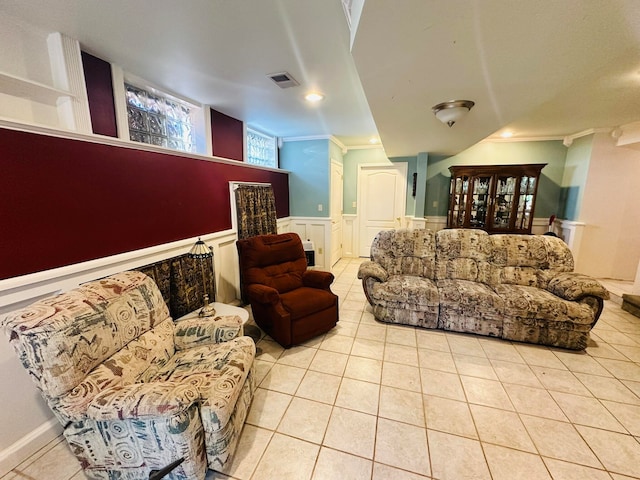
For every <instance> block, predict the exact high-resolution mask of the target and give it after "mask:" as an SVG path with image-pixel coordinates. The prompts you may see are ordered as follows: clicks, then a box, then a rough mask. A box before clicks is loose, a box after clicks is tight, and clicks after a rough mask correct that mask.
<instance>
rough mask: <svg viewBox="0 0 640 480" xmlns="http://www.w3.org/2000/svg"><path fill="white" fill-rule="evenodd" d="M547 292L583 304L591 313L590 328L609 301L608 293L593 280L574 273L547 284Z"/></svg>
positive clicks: (559, 276) (561, 276) (563, 274)
mask: <svg viewBox="0 0 640 480" xmlns="http://www.w3.org/2000/svg"><path fill="white" fill-rule="evenodd" d="M547 290H548V291H549V292H551V293H553V294H554V295H557V296H558V297H560V298H564V299H565V300H571V301H576V302H580V303H584V304H586V305H588V306H589V308H590V309H591V310H592V311H593V322H592V323H591V328H593V327H594V326H595V325H596V322H597V321H598V319H599V318H600V314H601V313H602V310H603V308H604V301H605V300H608V299H609V292H608V290H607V289H606V288H604V287H603V286H602V284H601V283H600V282H598V281H597V280H596V279H595V278H592V277H589V276H587V275H583V274H581V273H576V272H566V273H561V274H560V275H558V276H557V277H554V278H553V279H551V281H550V282H549V286H548V287H547Z"/></svg>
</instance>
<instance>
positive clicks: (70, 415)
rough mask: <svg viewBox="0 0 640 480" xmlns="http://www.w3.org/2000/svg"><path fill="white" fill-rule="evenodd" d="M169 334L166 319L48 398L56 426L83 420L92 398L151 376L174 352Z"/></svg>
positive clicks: (171, 327)
mask: <svg viewBox="0 0 640 480" xmlns="http://www.w3.org/2000/svg"><path fill="white" fill-rule="evenodd" d="M173 332H174V323H173V320H171V319H170V318H168V319H167V320H165V321H164V322H162V323H161V324H160V325H156V326H155V328H153V329H152V330H150V331H148V332H145V333H143V334H142V335H141V336H140V337H139V338H136V339H135V340H132V341H131V342H129V343H128V344H127V345H125V346H124V347H123V348H122V349H121V350H119V351H117V352H116V353H114V354H113V355H112V356H111V357H109V358H108V359H107V360H105V361H104V362H103V363H101V364H100V365H98V366H97V367H96V368H94V369H93V370H92V371H91V372H89V374H88V375H87V376H86V377H85V378H84V380H82V381H81V382H80V383H79V384H78V385H77V386H75V387H74V388H73V389H71V391H69V392H68V393H66V394H65V395H62V396H60V397H58V398H55V399H52V400H51V401H50V402H49V404H50V406H51V408H52V410H53V411H54V413H55V414H56V415H57V416H58V419H59V420H60V423H62V424H63V425H65V424H66V423H68V422H69V421H77V420H79V419H81V418H83V417H85V415H86V409H87V407H88V405H89V404H90V403H91V401H92V400H93V398H94V397H95V396H96V395H98V394H99V393H100V392H102V391H104V390H106V389H108V388H110V387H116V386H124V385H130V384H133V383H138V382H147V381H148V379H149V378H150V377H155V375H156V373H157V371H158V370H159V369H160V368H162V367H163V366H164V365H165V364H166V363H167V361H168V360H169V358H171V356H172V355H173V354H174V352H175V349H174V341H173Z"/></svg>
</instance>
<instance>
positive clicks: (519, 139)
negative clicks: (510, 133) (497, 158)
mask: <svg viewBox="0 0 640 480" xmlns="http://www.w3.org/2000/svg"><path fill="white" fill-rule="evenodd" d="M564 138H565V137H563V136H561V135H549V136H547V137H509V138H502V137H488V138H485V139H484V140H480V142H479V143H515V142H549V141H560V140H564Z"/></svg>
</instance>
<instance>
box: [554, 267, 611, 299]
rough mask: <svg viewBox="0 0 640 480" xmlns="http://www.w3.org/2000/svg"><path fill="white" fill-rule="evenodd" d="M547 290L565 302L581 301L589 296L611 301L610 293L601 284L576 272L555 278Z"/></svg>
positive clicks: (562, 274)
mask: <svg viewBox="0 0 640 480" xmlns="http://www.w3.org/2000/svg"><path fill="white" fill-rule="evenodd" d="M547 290H548V291H549V292H551V293H553V294H554V295H557V296H558V297H560V298H564V299H565V300H580V299H582V298H584V297H588V296H593V297H598V298H601V299H603V300H608V299H609V292H608V291H607V289H606V288H604V287H603V286H602V284H601V283H600V282H598V281H597V280H596V279H595V278H592V277H589V276H588V275H583V274H581V273H576V272H565V273H561V274H559V275H558V276H557V277H554V278H553V279H551V281H550V282H549V286H548V287H547Z"/></svg>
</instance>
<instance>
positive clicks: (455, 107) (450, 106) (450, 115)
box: [431, 100, 475, 127]
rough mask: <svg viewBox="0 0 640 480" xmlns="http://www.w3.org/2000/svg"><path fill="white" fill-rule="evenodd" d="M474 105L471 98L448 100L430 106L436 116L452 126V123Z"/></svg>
mask: <svg viewBox="0 0 640 480" xmlns="http://www.w3.org/2000/svg"><path fill="white" fill-rule="evenodd" d="M474 105H475V102H472V101H471V100H449V101H448V102H442V103H439V104H438V105H436V106H435V107H432V108H431V110H433V113H434V114H435V116H436V118H437V119H438V120H440V121H441V122H442V123H446V124H447V125H449V127H452V126H453V124H454V123H456V122H457V121H458V120H460V119H461V118H462V117H464V116H465V115H466V114H467V113H469V110H471V108H472V107H473V106H474Z"/></svg>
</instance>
